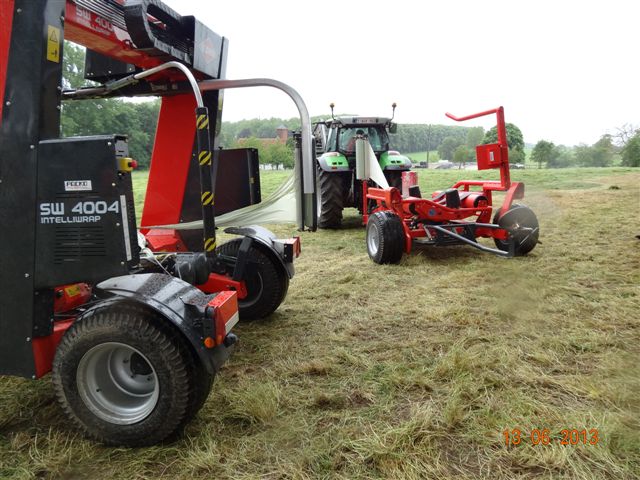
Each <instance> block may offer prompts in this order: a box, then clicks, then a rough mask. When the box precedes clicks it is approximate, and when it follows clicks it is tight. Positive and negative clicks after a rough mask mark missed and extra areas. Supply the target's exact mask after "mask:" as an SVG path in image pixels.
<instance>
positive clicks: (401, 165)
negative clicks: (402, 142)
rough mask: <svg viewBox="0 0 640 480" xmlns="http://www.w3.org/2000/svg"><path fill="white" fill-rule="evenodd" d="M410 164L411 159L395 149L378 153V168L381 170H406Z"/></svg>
mask: <svg viewBox="0 0 640 480" xmlns="http://www.w3.org/2000/svg"><path fill="white" fill-rule="evenodd" d="M411 166H412V164H411V160H409V158H408V157H405V156H404V155H400V153H398V152H396V151H395V150H389V151H388V152H384V153H383V154H382V155H380V168H382V170H407V169H410V168H411Z"/></svg>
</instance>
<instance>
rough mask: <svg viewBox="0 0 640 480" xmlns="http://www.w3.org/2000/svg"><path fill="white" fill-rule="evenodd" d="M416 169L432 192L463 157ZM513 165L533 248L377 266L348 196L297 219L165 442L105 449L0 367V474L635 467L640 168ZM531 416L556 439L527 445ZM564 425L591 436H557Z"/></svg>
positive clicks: (38, 387) (425, 474)
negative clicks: (312, 227) (300, 225)
mask: <svg viewBox="0 0 640 480" xmlns="http://www.w3.org/2000/svg"><path fill="white" fill-rule="evenodd" d="M431 173H432V172H429V174H431ZM465 173H468V172H465ZM421 175H422V177H423V182H422V190H423V191H430V190H432V189H434V188H435V185H432V184H436V183H437V182H441V183H440V184H439V187H440V188H441V187H442V186H446V185H447V184H448V183H452V180H453V179H454V178H455V175H456V173H455V172H453V173H451V172H446V173H436V176H435V177H433V176H431V175H430V176H429V178H424V177H426V175H427V174H426V173H424V174H423V173H421ZM519 175H522V176H526V178H524V180H525V182H526V183H527V187H528V191H527V194H526V198H525V201H524V202H523V203H526V204H528V205H529V206H531V207H532V208H533V209H534V211H535V212H536V214H537V215H538V217H539V220H540V224H541V240H542V242H543V243H542V244H540V245H538V246H537V247H536V249H535V250H534V251H533V252H532V253H531V254H530V255H529V256H527V257H523V258H516V259H511V260H505V259H501V258H497V257H494V256H491V255H487V254H483V253H480V252H477V251H475V250H473V249H470V248H464V247H448V248H441V249H422V250H420V251H417V252H415V253H414V254H412V255H411V256H408V257H407V256H405V258H404V259H403V260H402V263H401V264H400V265H398V266H378V265H375V264H373V263H372V262H371V261H370V260H369V258H368V257H367V254H366V249H365V244H364V230H363V229H362V228H361V227H360V226H359V219H358V217H357V216H356V214H355V211H351V212H348V213H347V215H346V217H345V228H343V229H342V230H337V231H322V232H320V233H303V234H302V242H303V243H302V244H303V254H302V256H301V257H300V258H299V259H298V261H297V262H296V269H297V274H296V277H295V278H294V280H293V281H292V282H291V286H290V289H289V294H288V297H287V299H286V301H285V302H284V304H283V305H282V306H281V307H280V309H279V310H278V311H277V312H276V313H274V314H273V315H272V316H271V317H270V318H269V319H266V320H265V321H262V322H254V323H246V324H242V325H240V326H239V327H238V328H237V333H238V335H239V337H240V339H241V342H240V344H239V346H238V348H237V350H236V352H235V354H234V355H233V357H232V359H231V360H230V362H229V363H228V364H227V365H226V366H225V368H224V369H223V370H222V372H221V373H220V375H219V377H218V378H217V379H216V382H215V385H214V389H213V391H212V393H211V395H210V397H209V399H208V400H207V402H206V404H205V406H204V407H203V409H202V411H201V412H200V413H199V414H198V416H197V417H196V419H195V420H194V421H193V422H192V423H191V424H190V425H189V426H188V427H187V429H186V432H185V435H184V436H183V438H182V439H180V440H179V441H177V442H175V443H172V444H168V445H161V446H157V447H153V448H147V449H133V450H132V449H120V448H106V447H102V446H100V445H97V444H94V443H92V442H89V441H87V440H85V439H83V438H82V437H80V436H78V435H77V434H76V432H75V431H74V430H73V429H72V428H71V426H70V425H69V424H68V422H67V421H66V420H65V419H64V417H63V416H62V413H61V411H60V409H59V408H58V407H57V405H56V403H55V400H54V396H53V391H52V388H51V385H50V382H49V380H48V378H45V379H43V380H41V381H38V382H31V381H27V380H22V379H14V378H8V377H3V378H1V379H0V478H15V479H23V478H24V479H31V478H65V479H84V478H91V479H100V478H105V479H107V478H109V479H116V478H123V479H125V478H126V479H138V478H139V479H142V478H185V479H186V478H212V477H217V478H234V479H244V478H247V479H249V478H274V479H275V478H295V479H307V478H309V479H314V478H345V479H351V478H406V479H430V478H433V479H442V478H456V479H473V478H509V479H512V478H522V479H525V478H549V479H559V478H571V479H573V478H576V479H578V478H579V479H600V478H603V479H605V478H606V479H609V478H611V479H634V478H638V477H640V433H639V432H640V424H639V419H640V400H639V399H640V383H639V382H640V371H639V367H638V363H639V362H638V360H639V359H640V356H639V353H640V352H639V349H640V347H639V345H640V343H639V342H638V340H639V334H638V333H639V331H638V330H639V329H638V324H639V317H640V315H639V314H638V312H640V308H639V307H640V305H639V304H640V300H639V288H638V285H640V260H639V259H640V255H639V250H640V242H639V241H638V240H637V239H636V238H635V235H637V234H640V187H639V184H640V175H638V174H637V173H629V172H626V171H620V170H619V169H618V170H616V169H603V170H598V169H594V170H584V171H582V170H573V171H566V172H562V171H558V172H556V171H553V172H549V171H540V172H535V171H526V172H523V173H519ZM450 180H451V181H450ZM611 187H618V188H617V189H615V188H614V189H611ZM273 229H274V231H275V232H276V233H277V234H279V235H280V236H289V235H292V234H294V233H295V232H294V231H293V229H292V228H291V227H287V226H275V227H273ZM515 428H518V429H520V430H521V431H522V432H523V435H524V437H523V441H522V443H521V444H520V445H515V446H510V447H506V446H505V443H504V437H503V435H502V432H503V431H504V430H505V429H509V430H511V429H515ZM544 428H546V429H549V431H550V432H551V437H552V442H551V444H550V445H544V446H543V445H533V444H532V442H531V441H530V438H528V436H527V434H528V432H530V431H531V430H533V429H544ZM565 428H568V429H573V428H575V429H579V430H581V429H583V428H586V429H587V430H589V429H592V428H595V429H598V432H599V438H600V441H599V443H598V444H597V445H595V446H592V445H566V446H564V445H560V444H559V440H560V434H559V432H560V431H561V430H562V429H565Z"/></svg>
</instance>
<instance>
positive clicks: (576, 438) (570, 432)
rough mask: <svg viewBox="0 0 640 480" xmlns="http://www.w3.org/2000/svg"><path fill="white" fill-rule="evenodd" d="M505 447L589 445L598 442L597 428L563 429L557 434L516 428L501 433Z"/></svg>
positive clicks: (547, 430) (546, 429)
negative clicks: (524, 445) (523, 445)
mask: <svg viewBox="0 0 640 480" xmlns="http://www.w3.org/2000/svg"><path fill="white" fill-rule="evenodd" d="M502 436H503V439H504V444H505V446H507V447H509V446H512V445H522V444H530V445H552V444H553V445H591V446H595V445H597V444H598V442H599V441H600V436H599V434H598V429H597V428H590V429H587V428H583V429H577V428H564V429H562V430H560V431H559V432H551V430H549V429H548V428H540V429H539V428H534V429H532V430H531V431H523V430H520V429H518V428H514V429H511V430H509V429H507V430H503V431H502Z"/></svg>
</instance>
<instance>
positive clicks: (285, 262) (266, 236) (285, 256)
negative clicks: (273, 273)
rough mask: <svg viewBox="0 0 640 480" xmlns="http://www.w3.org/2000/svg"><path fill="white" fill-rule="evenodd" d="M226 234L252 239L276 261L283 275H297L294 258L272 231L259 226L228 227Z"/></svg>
mask: <svg viewBox="0 0 640 480" xmlns="http://www.w3.org/2000/svg"><path fill="white" fill-rule="evenodd" d="M224 233H230V234H232V235H241V236H244V237H248V238H251V239H252V240H253V241H255V243H256V245H257V246H258V248H260V249H261V250H262V251H263V252H264V253H265V254H266V255H268V256H269V257H270V258H271V259H272V260H274V263H275V265H277V266H278V267H279V268H282V273H284V274H285V275H287V276H288V277H289V278H293V275H294V274H295V268H294V266H293V256H292V255H291V253H290V252H288V251H287V247H286V246H285V242H283V241H281V240H278V239H277V238H276V236H275V234H274V233H273V232H271V231H270V230H268V229H266V228H264V227H261V226H259V225H249V226H247V227H228V228H225V230H224Z"/></svg>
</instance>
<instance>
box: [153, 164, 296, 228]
mask: <svg viewBox="0 0 640 480" xmlns="http://www.w3.org/2000/svg"><path fill="white" fill-rule="evenodd" d="M280 223H294V224H295V223H296V198H295V189H294V176H293V175H291V176H290V177H289V178H287V179H286V180H285V181H284V182H283V183H282V185H280V186H279V187H278V189H277V190H276V191H275V192H273V193H272V194H271V195H269V196H268V197H267V198H265V199H264V200H263V201H262V202H260V203H258V204H256V205H249V206H248V207H244V208H240V209H238V210H234V211H233V212H228V213H225V214H224V215H219V216H216V227H230V226H234V227H243V226H246V225H256V224H267V225H269V224H271V225H273V224H280ZM145 228H170V229H175V230H198V229H201V228H202V220H195V221H193V222H185V223H175V224H171V225H156V226H153V227H145Z"/></svg>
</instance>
